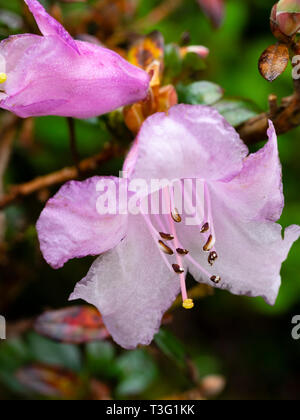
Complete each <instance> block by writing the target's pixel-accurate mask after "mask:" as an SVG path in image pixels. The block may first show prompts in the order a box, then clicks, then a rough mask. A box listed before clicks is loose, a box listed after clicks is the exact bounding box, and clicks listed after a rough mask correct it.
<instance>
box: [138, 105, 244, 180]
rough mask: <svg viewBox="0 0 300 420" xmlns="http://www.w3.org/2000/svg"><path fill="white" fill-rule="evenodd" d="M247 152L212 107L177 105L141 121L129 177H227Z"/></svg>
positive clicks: (234, 172)
mask: <svg viewBox="0 0 300 420" xmlns="http://www.w3.org/2000/svg"><path fill="white" fill-rule="evenodd" d="M247 154H248V149H247V147H246V146H245V145H244V143H243V142H242V140H241V139H240V137H239V135H238V134H237V132H236V131H235V130H234V129H233V128H232V127H231V126H230V125H229V124H228V123H227V122H226V121H225V119H224V118H223V117H222V116H221V115H220V114H219V113H218V112H217V111H216V110H214V109H213V108H211V107H206V106H201V105H199V106H198V105H177V106H174V107H173V108H171V109H170V111H169V113H168V115H167V114H164V113H159V114H155V115H153V116H151V117H149V118H148V119H147V120H146V121H145V123H144V124H143V126H142V128H141V130H140V133H139V135H138V157H137V160H136V164H135V168H134V171H133V177H136V178H146V179H147V180H151V179H153V178H160V179H162V178H166V179H169V180H172V179H176V178H203V179H208V180H209V179H213V180H219V179H230V178H232V177H234V176H235V175H237V174H238V173H239V172H240V170H241V169H242V166H243V159H244V158H245V157H246V156H247Z"/></svg>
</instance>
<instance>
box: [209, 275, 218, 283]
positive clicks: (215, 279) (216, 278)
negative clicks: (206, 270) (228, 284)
mask: <svg viewBox="0 0 300 420" xmlns="http://www.w3.org/2000/svg"><path fill="white" fill-rule="evenodd" d="M210 279H211V281H212V282H213V283H215V284H218V283H220V281H221V277H220V276H212V277H211V278H210Z"/></svg>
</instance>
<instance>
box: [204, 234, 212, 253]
mask: <svg viewBox="0 0 300 420" xmlns="http://www.w3.org/2000/svg"><path fill="white" fill-rule="evenodd" d="M214 243H215V241H214V238H213V236H212V235H209V237H208V239H207V242H206V244H205V245H204V247H203V251H210V250H211V249H212V247H213V246H214Z"/></svg>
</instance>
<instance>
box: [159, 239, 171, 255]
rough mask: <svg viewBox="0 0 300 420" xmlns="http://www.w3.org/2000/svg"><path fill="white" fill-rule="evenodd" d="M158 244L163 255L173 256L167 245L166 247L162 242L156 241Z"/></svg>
mask: <svg viewBox="0 0 300 420" xmlns="http://www.w3.org/2000/svg"><path fill="white" fill-rule="evenodd" d="M158 243H159V247H160V249H161V251H162V252H164V253H165V254H168V255H173V254H174V252H173V251H172V249H171V248H170V247H168V245H166V244H165V243H164V242H163V241H158Z"/></svg>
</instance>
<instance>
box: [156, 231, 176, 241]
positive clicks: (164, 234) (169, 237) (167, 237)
mask: <svg viewBox="0 0 300 420" xmlns="http://www.w3.org/2000/svg"><path fill="white" fill-rule="evenodd" d="M159 234H160V236H161V237H162V238H163V239H165V240H166V241H172V239H174V236H173V235H170V233H164V232H159Z"/></svg>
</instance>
